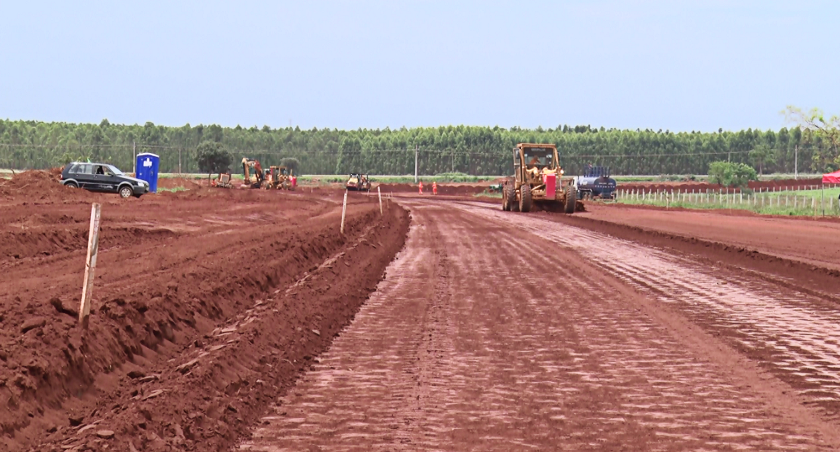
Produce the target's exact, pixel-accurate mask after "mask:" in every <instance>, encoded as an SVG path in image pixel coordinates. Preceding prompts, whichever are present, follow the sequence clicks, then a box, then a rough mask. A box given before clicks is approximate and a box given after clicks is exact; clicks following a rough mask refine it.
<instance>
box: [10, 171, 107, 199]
mask: <svg viewBox="0 0 840 452" xmlns="http://www.w3.org/2000/svg"><path fill="white" fill-rule="evenodd" d="M60 180H61V168H53V169H51V170H30V171H24V172H21V173H17V174H15V175H14V176H12V178H11V179H10V180H8V181H5V183H3V184H2V185H0V196H8V197H11V198H23V199H26V200H31V201H57V200H62V199H78V200H82V199H90V198H91V196H93V194H92V193H90V192H88V191H86V190H78V189H74V188H70V187H65V186H64V185H61V183H60Z"/></svg>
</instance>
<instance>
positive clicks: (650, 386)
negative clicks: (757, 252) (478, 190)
mask: <svg viewBox="0 0 840 452" xmlns="http://www.w3.org/2000/svg"><path fill="white" fill-rule="evenodd" d="M402 203H403V204H404V205H405V206H407V207H409V208H410V209H411V212H412V218H413V225H412V228H411V231H410V233H409V237H408V241H407V243H406V247H405V249H404V250H403V251H402V252H401V253H400V254H399V256H398V259H397V260H396V261H394V262H393V263H392V264H391V265H390V266H389V267H388V269H387V276H386V278H385V280H383V281H382V282H381V283H380V284H379V286H378V288H377V290H376V292H375V293H374V294H373V295H372V297H371V298H370V300H369V301H368V302H367V303H366V304H365V305H363V306H362V308H361V311H360V312H359V313H358V315H356V317H355V320H354V322H353V323H352V324H351V325H350V326H349V327H347V328H346V329H345V330H344V331H342V332H341V334H340V335H339V336H338V337H337V338H336V340H335V341H334V342H333V345H332V347H331V348H330V350H329V351H328V352H327V353H325V354H324V355H322V356H321V357H320V358H319V359H318V360H317V364H315V365H314V366H313V368H312V370H311V371H309V372H307V374H306V375H305V376H304V378H303V379H302V380H300V381H299V382H298V384H297V385H296V387H295V388H294V389H293V390H291V391H290V392H289V393H288V394H287V395H286V396H284V397H283V398H282V399H281V400H280V401H279V402H278V403H277V404H276V406H275V407H274V408H273V410H272V411H273V412H272V413H270V414H269V415H267V416H265V417H264V418H263V424H264V425H263V426H262V427H260V428H258V429H256V430H254V431H253V433H252V438H251V439H249V440H247V441H245V442H243V443H242V444H240V446H239V450H251V451H272V452H276V451H286V450H325V451H326V450H330V451H342V450H482V451H485V450H499V451H510V450H627V451H647V450H656V451H659V450H668V451H672V450H681V451H682V450H684V451H694V450H733V449H750V450H762V451H767V450H838V449H840V433H838V432H840V429H838V424H840V359H838V356H840V309H838V305H837V304H836V303H834V302H833V301H832V299H831V297H832V296H833V295H831V294H820V293H817V292H814V291H810V292H803V291H800V290H798V289H797V287H798V286H796V282H795V281H793V282H792V281H788V280H785V281H782V280H779V282H774V281H775V280H774V279H772V278H763V277H762V275H761V274H758V273H757V272H753V271H746V270H744V271H742V272H740V273H738V272H732V271H728V269H727V268H725V267H722V266H710V265H708V263H707V262H705V261H703V260H702V259H701V258H698V257H696V256H694V255H692V254H690V253H682V252H679V251H678V250H665V249H657V248H653V247H650V246H647V245H644V244H641V243H637V242H634V241H630V240H624V239H619V238H616V237H613V236H610V235H607V234H604V233H600V232H595V231H592V230H587V229H584V228H580V227H574V226H569V225H564V224H559V223H558V221H557V218H561V217H562V216H557V215H555V214H546V213H544V214H512V213H507V212H501V211H500V210H499V209H498V206H493V205H486V204H481V203H466V202H465V203H451V202H450V203H445V202H436V201H431V200H403V201H402Z"/></svg>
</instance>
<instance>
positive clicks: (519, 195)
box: [502, 143, 577, 213]
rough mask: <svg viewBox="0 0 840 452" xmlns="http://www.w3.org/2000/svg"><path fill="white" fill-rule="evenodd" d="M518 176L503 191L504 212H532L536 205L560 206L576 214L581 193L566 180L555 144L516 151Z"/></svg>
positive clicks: (524, 145)
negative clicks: (578, 194)
mask: <svg viewBox="0 0 840 452" xmlns="http://www.w3.org/2000/svg"><path fill="white" fill-rule="evenodd" d="M513 170H514V173H515V174H514V177H512V178H510V179H508V180H507V181H506V182H505V185H504V188H503V189H502V210H506V211H514V212H516V211H519V212H529V211H530V210H531V208H532V207H533V205H534V203H546V204H557V205H559V206H561V207H562V209H563V211H564V212H566V213H573V212H574V211H575V205H576V203H577V190H576V189H575V185H574V183H573V180H572V179H566V180H565V181H564V180H563V179H562V177H563V173H564V171H563V168H562V167H561V166H560V158H559V156H558V155H557V146H555V145H553V144H536V143H519V144H517V145H516V147H514V148H513Z"/></svg>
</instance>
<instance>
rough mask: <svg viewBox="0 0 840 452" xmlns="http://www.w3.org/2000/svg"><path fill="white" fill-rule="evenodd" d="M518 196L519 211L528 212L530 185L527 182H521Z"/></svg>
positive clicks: (529, 206) (529, 208) (529, 209)
mask: <svg viewBox="0 0 840 452" xmlns="http://www.w3.org/2000/svg"><path fill="white" fill-rule="evenodd" d="M520 191H521V193H520V197H519V211H520V212H530V211H531V204H532V202H531V186H530V185H527V184H522V187H521V188H520Z"/></svg>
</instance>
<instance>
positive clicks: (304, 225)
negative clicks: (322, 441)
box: [0, 172, 408, 451]
mask: <svg viewBox="0 0 840 452" xmlns="http://www.w3.org/2000/svg"><path fill="white" fill-rule="evenodd" d="M92 201H95V202H100V203H102V205H103V206H102V232H101V243H100V254H99V261H98V267H97V269H96V280H95V288H94V290H93V307H92V311H91V313H92V315H91V317H90V326H89V328H88V329H87V330H84V329H82V328H81V327H80V326H79V325H78V322H77V318H76V315H77V314H76V313H77V310H78V303H79V297H80V294H81V285H82V276H83V273H84V260H85V252H86V246H87V234H88V222H89V218H90V204H91V202H92ZM385 207H386V209H385V215H384V216H380V213H379V206H378V204H376V203H373V202H372V201H369V200H367V199H364V198H356V197H353V198H352V199H351V201H350V202H349V205H348V212H347V224H346V231H345V235H341V234H340V233H339V221H340V217H341V204H340V197H339V195H338V194H337V193H324V194H319V195H310V194H308V193H284V192H264V191H259V190H247V189H242V190H237V189H230V190H228V189H210V188H194V189H191V190H190V191H186V192H179V193H174V194H173V193H165V194H160V195H148V196H143V197H142V198H140V199H133V198H132V199H125V200H124V199H120V198H119V197H118V196H116V195H106V194H94V193H89V192H86V191H83V190H74V189H70V188H64V187H62V186H60V185H59V184H57V183H56V182H55V175H54V174H53V175H49V174H47V173H44V172H27V173H23V174H21V175H17V176H15V177H14V178H13V179H12V180H11V181H6V182H3V183H2V185H0V271H1V272H2V276H0V400H2V404H3V409H0V433H1V435H0V450H10V451H18V450H39V451H46V450H64V449H68V448H70V449H72V450H106V449H107V450H135V449H136V450H155V451H156V450H170V449H172V448H174V449H177V450H201V451H209V450H227V448H228V447H229V446H230V444H232V442H233V441H234V440H235V439H236V438H237V437H238V436H240V435H242V434H243V432H244V431H246V430H247V428H248V427H249V426H250V425H251V423H253V422H254V421H255V420H256V419H257V418H258V416H259V415H260V414H261V413H262V411H263V410H264V409H265V407H266V404H268V403H269V402H271V401H272V400H274V397H275V396H276V395H277V394H278V393H282V392H283V391H284V388H287V387H289V386H290V385H291V384H293V382H294V380H295V379H296V378H297V376H298V375H299V374H300V372H301V371H302V370H304V369H305V368H307V367H308V366H309V365H310V362H311V359H312V357H313V356H316V355H317V354H318V353H320V352H321V351H322V350H324V349H325V348H326V347H328V345H329V344H330V342H331V341H332V338H333V337H334V336H335V335H336V334H337V333H338V331H339V330H340V329H341V328H342V327H343V326H344V325H346V324H347V323H348V322H350V320H351V319H352V318H353V316H354V314H355V312H356V310H357V309H358V307H359V306H360V305H361V303H362V302H363V301H364V300H365V299H366V298H367V296H368V294H369V293H370V292H371V291H372V290H373V289H374V287H375V285H376V283H377V282H378V281H379V280H380V279H381V278H382V276H383V272H384V269H385V266H386V265H387V264H388V262H390V261H391V260H392V258H393V256H394V255H395V254H396V252H397V251H398V250H399V249H400V248H401V246H402V243H403V242H404V238H405V234H406V231H407V228H408V215H407V213H406V212H405V211H404V210H403V209H401V208H399V207H397V206H396V205H391V204H390V203H386V206H385ZM329 259H334V260H333V261H328V260H329ZM325 262H330V263H328V264H327V265H325ZM325 273H326V274H329V284H318V285H314V284H312V283H311V282H310V280H311V279H312V278H314V277H315V276H317V275H319V274H325ZM110 432H113V435H114V436H113V437H111V434H112V433H110ZM73 448H75V449H73Z"/></svg>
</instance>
